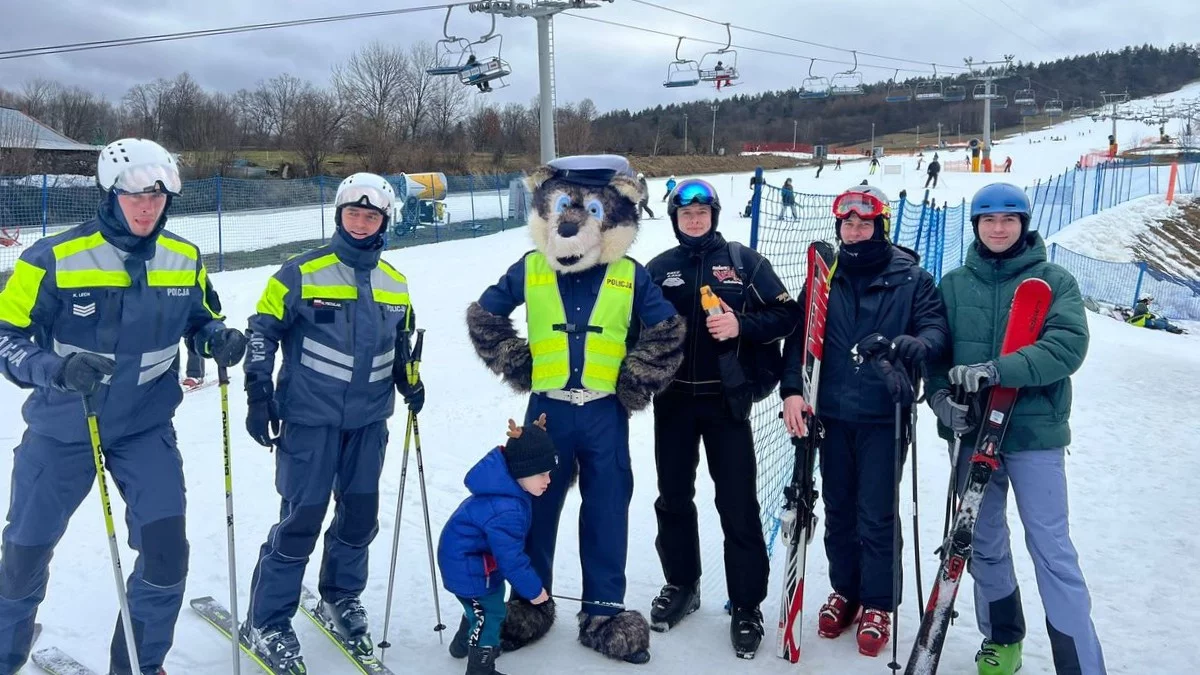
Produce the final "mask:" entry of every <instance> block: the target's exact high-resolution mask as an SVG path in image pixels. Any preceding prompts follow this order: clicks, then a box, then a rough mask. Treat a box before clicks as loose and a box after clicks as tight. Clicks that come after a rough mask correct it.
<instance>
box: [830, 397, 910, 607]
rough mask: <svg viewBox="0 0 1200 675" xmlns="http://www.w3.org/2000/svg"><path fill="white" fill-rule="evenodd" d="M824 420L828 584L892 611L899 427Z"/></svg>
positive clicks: (853, 599) (853, 598) (855, 599)
mask: <svg viewBox="0 0 1200 675" xmlns="http://www.w3.org/2000/svg"><path fill="white" fill-rule="evenodd" d="M821 422H822V423H823V424H824V426H825V438H824V440H822V441H821V455H820V456H821V499H822V501H823V502H824V503H825V555H826V557H827V558H828V559H829V583H830V585H831V586H833V590H834V591H835V592H837V593H840V594H842V595H843V596H845V597H846V598H847V599H849V600H850V601H851V602H852V603H854V602H858V603H861V604H862V606H863V607H866V608H869V609H878V610H882V611H886V612H890V611H894V609H895V608H894V607H892V575H893V571H892V564H893V561H894V560H895V559H897V558H898V557H899V551H893V546H892V536H893V532H892V528H893V527H894V525H895V515H896V514H895V511H894V499H895V491H896V490H897V489H898V483H899V477H898V476H897V475H896V467H895V461H896V438H895V434H896V432H895V425H893V424H868V423H860V422H846V421H842V420H835V419H829V418H825V417H822V418H821ZM904 450H905V448H903V447H902V448H901V453H902V454H903V453H904ZM901 463H902V465H903V460H902V462H901ZM897 590H898V593H897V597H899V590H900V589H897Z"/></svg>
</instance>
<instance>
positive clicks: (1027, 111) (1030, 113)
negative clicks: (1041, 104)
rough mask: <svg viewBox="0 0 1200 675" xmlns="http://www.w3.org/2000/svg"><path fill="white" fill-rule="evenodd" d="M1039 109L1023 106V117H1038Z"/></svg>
mask: <svg viewBox="0 0 1200 675" xmlns="http://www.w3.org/2000/svg"><path fill="white" fill-rule="evenodd" d="M1037 114H1038V107H1037V106H1036V105H1021V117H1036V116H1037Z"/></svg>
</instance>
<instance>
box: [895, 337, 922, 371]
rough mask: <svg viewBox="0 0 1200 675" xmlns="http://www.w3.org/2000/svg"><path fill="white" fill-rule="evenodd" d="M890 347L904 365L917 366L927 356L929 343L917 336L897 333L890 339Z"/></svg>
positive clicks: (920, 364)
mask: <svg viewBox="0 0 1200 675" xmlns="http://www.w3.org/2000/svg"><path fill="white" fill-rule="evenodd" d="M892 349H893V350H894V352H895V354H896V356H897V357H899V359H900V360H901V361H902V362H903V363H904V365H906V366H911V367H913V368H917V367H919V366H922V365H924V364H925V359H926V357H928V356H929V345H928V344H926V342H925V341H924V340H922V339H921V338H919V337H913V336H911V335H898V336H896V339H895V340H892Z"/></svg>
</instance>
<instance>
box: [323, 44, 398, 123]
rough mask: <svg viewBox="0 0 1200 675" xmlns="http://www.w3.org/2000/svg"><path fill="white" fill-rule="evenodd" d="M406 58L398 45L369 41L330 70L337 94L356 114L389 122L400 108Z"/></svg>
mask: <svg viewBox="0 0 1200 675" xmlns="http://www.w3.org/2000/svg"><path fill="white" fill-rule="evenodd" d="M406 67H407V59H406V58H405V56H404V53H403V52H401V51H400V50H398V49H395V48H390V47H385V46H384V45H383V44H381V43H379V42H372V43H371V44H369V45H367V46H366V47H363V48H362V49H361V50H359V51H358V52H356V53H355V54H354V55H353V56H351V57H350V60H349V61H347V62H346V63H345V65H338V66H335V67H334V70H333V85H334V87H335V88H336V89H337V92H338V98H340V99H341V100H342V101H343V102H344V103H345V105H346V106H348V107H349V108H350V109H351V110H353V111H356V114H357V115H359V116H361V117H363V118H365V119H367V120H371V121H372V122H374V123H375V126H377V127H379V126H383V127H387V126H390V125H391V123H392V122H393V121H394V117H395V111H396V110H397V109H398V108H399V105H400V101H401V99H402V97H403V91H402V90H403V88H404V86H405V84H406V83H405V77H404V75H405V70H406Z"/></svg>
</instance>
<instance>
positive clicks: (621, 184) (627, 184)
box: [608, 176, 646, 205]
mask: <svg viewBox="0 0 1200 675" xmlns="http://www.w3.org/2000/svg"><path fill="white" fill-rule="evenodd" d="M608 184H609V186H610V187H611V188H613V189H614V190H616V191H617V194H619V195H621V196H622V197H624V198H625V199H628V200H629V201H630V203H632V204H634V205H637V203H638V202H640V201H642V200H643V199H645V198H646V193H644V192H642V185H641V183H638V182H637V180H636V179H633V178H630V177H628V176H613V179H612V180H611V181H609V183H608Z"/></svg>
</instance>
